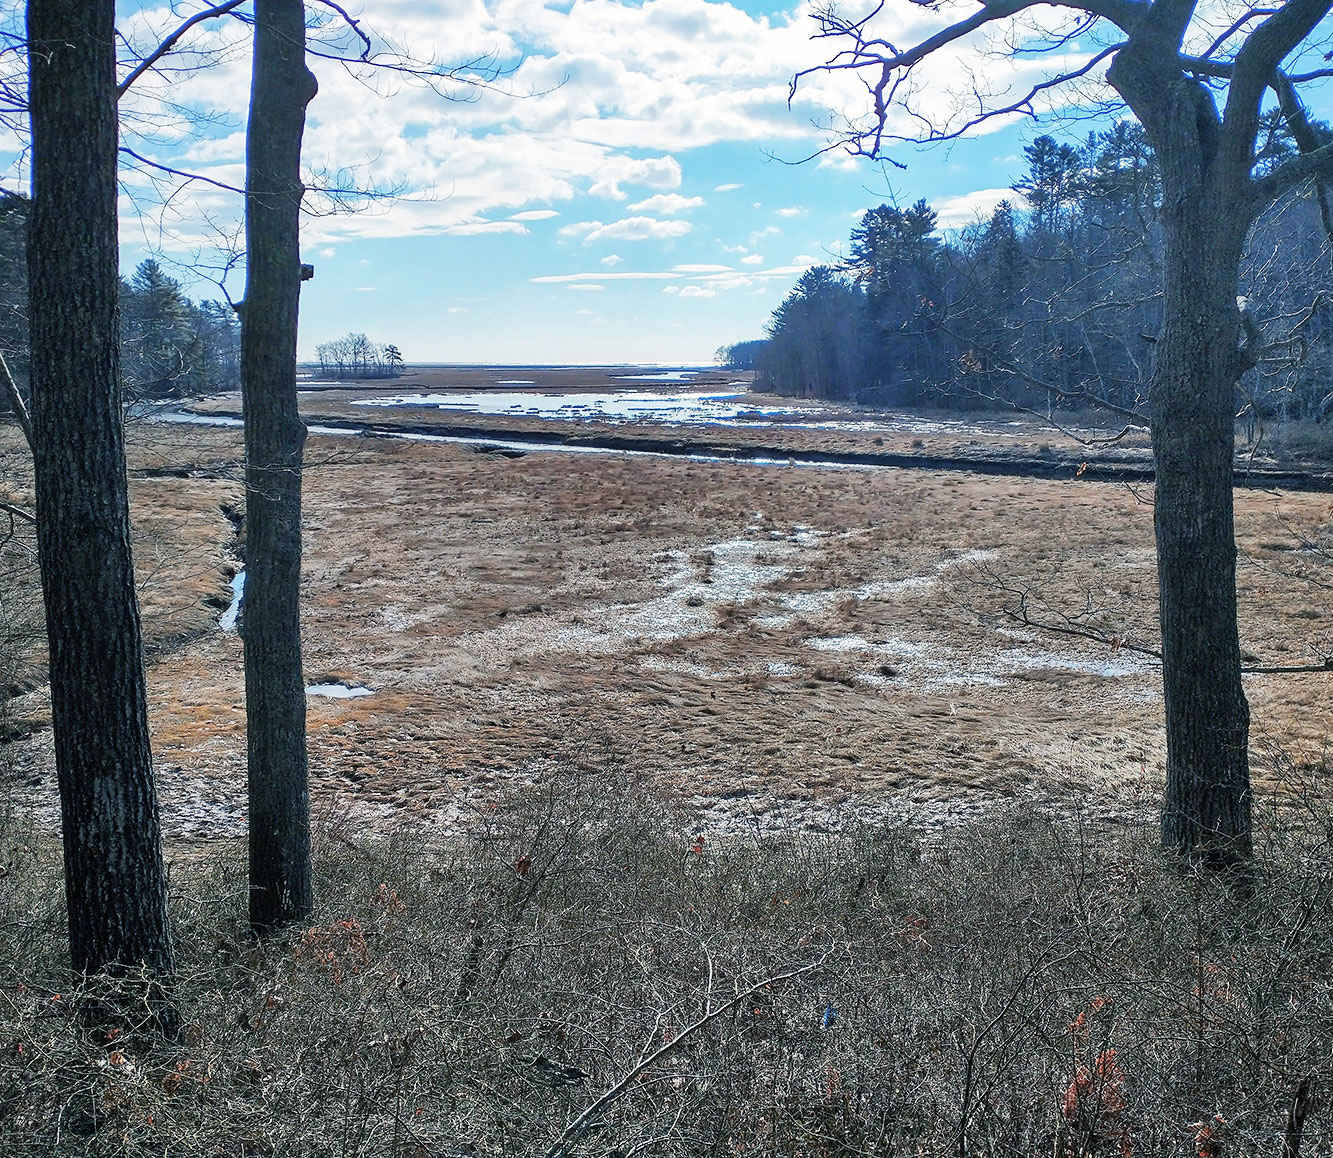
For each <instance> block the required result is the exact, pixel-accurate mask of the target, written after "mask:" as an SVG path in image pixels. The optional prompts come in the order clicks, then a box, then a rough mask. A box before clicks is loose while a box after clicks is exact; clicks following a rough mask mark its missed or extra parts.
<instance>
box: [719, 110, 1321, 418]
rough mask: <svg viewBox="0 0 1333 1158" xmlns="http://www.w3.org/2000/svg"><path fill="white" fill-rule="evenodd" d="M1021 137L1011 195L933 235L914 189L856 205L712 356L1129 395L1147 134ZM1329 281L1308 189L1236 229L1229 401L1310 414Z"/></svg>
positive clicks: (760, 381) (767, 365)
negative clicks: (1253, 349) (842, 247)
mask: <svg viewBox="0 0 1333 1158" xmlns="http://www.w3.org/2000/svg"><path fill="white" fill-rule="evenodd" d="M1320 130H1321V132H1322V133H1323V134H1324V135H1325V137H1326V139H1327V138H1329V137H1330V134H1329V130H1328V129H1327V127H1326V126H1320ZM1265 142H1266V143H1265V148H1264V150H1263V152H1262V153H1261V155H1260V157H1259V158H1258V161H1257V165H1256V169H1257V171H1258V172H1262V171H1263V170H1264V169H1266V168H1267V167H1269V166H1271V165H1272V164H1273V162H1274V161H1275V160H1277V159H1278V158H1280V157H1283V156H1286V155H1287V154H1289V153H1290V152H1291V151H1293V147H1292V145H1291V142H1290V141H1289V140H1287V139H1285V138H1284V137H1283V135H1282V130H1281V128H1280V126H1279V124H1278V122H1277V121H1276V120H1275V119H1274V120H1272V121H1271V122H1270V125H1269V127H1268V131H1267V134H1266V138H1265ZM1023 152H1024V156H1025V159H1026V161H1027V171H1026V172H1025V173H1024V174H1023V175H1022V177H1021V178H1020V179H1019V180H1018V181H1016V182H1015V183H1014V184H1013V186H1012V188H1013V190H1014V192H1015V193H1016V194H1017V195H1018V198H1020V199H1021V201H1019V202H1018V204H1015V203H1011V202H1009V201H1004V202H1001V203H1000V204H999V205H998V206H997V207H996V208H995V210H994V212H993V213H992V214H991V216H990V219H989V220H986V221H980V222H978V223H977V224H975V225H973V226H971V227H969V228H966V229H962V230H959V231H956V232H954V233H952V234H951V235H949V236H948V237H944V236H941V234H940V232H939V230H938V228H937V222H936V215H935V212H934V210H933V209H931V207H930V206H929V205H928V204H927V203H926V202H925V201H924V200H922V201H918V202H916V204H914V205H911V206H909V207H907V208H905V209H900V208H896V207H893V206H889V205H881V206H880V207H879V208H877V209H872V210H870V211H869V212H868V213H866V214H865V215H864V216H863V217H862V218H861V221H860V224H858V225H857V226H856V227H855V228H854V229H853V230H852V234H851V239H850V246H849V250H848V256H847V258H846V260H845V261H841V262H838V263H836V264H829V265H821V266H816V267H814V268H813V269H810V270H807V271H806V272H805V273H804V274H803V275H802V276H801V278H800V280H799V281H798V282H797V284H796V287H795V288H794V289H793V290H792V291H791V293H790V294H789V295H788V296H787V298H786V300H785V301H784V302H783V303H782V305H781V306H779V307H778V309H777V310H776V311H774V313H773V316H772V318H771V319H770V320H769V322H768V325H767V327H766V331H767V336H766V337H765V338H763V339H761V340H757V341H752V342H740V343H738V344H737V345H734V346H730V347H724V348H723V349H722V350H721V351H719V357H720V359H721V360H722V361H723V363H724V364H726V365H728V366H730V367H732V368H735V369H753V370H754V371H755V372H756V387H757V388H759V389H764V390H769V391H774V392H776V393H780V394H788V395H795V396H798V397H818V398H828V399H834V400H839V401H846V402H854V403H859V404H865V405H882V406H892V407H904V408H921V407H927V408H943V409H972V408H981V409H988V408H993V407H996V406H1003V405H1008V404H1017V405H1020V406H1023V407H1027V408H1030V409H1039V410H1042V411H1047V410H1050V409H1054V408H1070V409H1076V408H1083V407H1085V406H1088V405H1090V404H1093V403H1094V402H1096V401H1098V400H1100V401H1105V402H1107V403H1110V404H1111V405H1112V406H1114V407H1118V408H1121V409H1123V410H1133V411H1136V410H1140V409H1141V408H1142V407H1143V405H1144V403H1145V397H1144V395H1145V393H1146V391H1147V388H1148V382H1149V380H1150V371H1151V361H1152V356H1153V346H1154V343H1155V341H1156V335H1157V332H1158V329H1159V327H1160V325H1161V262H1160V258H1161V231H1160V229H1159V225H1158V221H1159V215H1160V213H1161V185H1160V180H1159V175H1158V166H1157V160H1156V158H1155V156H1154V154H1153V150H1152V148H1151V146H1150V145H1149V143H1148V140H1147V138H1146V136H1145V134H1144V132H1143V130H1142V129H1141V128H1140V127H1139V126H1138V125H1137V124H1136V123H1134V122H1131V121H1122V122H1120V123H1118V124H1116V125H1115V126H1114V127H1112V128H1110V129H1108V130H1106V131H1103V132H1097V133H1093V134H1091V135H1090V136H1089V137H1088V138H1087V139H1086V141H1084V142H1083V144H1082V145H1081V146H1077V147H1076V146H1073V145H1070V144H1067V143H1061V142H1059V141H1056V140H1055V139H1054V138H1052V137H1049V136H1043V137H1038V138H1037V139H1036V140H1035V141H1034V142H1033V143H1032V144H1031V145H1030V146H1028V147H1027V148H1026V149H1024V150H1023ZM1020 205H1021V208H1020V207H1019V206H1020ZM1331 281H1333V278H1331V276H1330V262H1329V249H1328V240H1327V235H1326V234H1325V233H1324V231H1323V229H1322V227H1321V224H1320V218H1319V202H1318V199H1317V197H1316V195H1315V191H1314V190H1313V189H1312V188H1311V189H1304V190H1300V191H1297V192H1296V193H1294V194H1293V195H1291V196H1290V197H1288V198H1286V199H1284V200H1283V201H1281V202H1279V203H1278V204H1277V205H1275V206H1274V207H1273V209H1272V210H1270V211H1269V212H1268V213H1267V214H1265V216H1264V217H1263V218H1262V219H1261V220H1260V222H1259V223H1258V224H1257V225H1256V227H1255V229H1254V231H1253V233H1252V235H1251V238H1250V244H1249V249H1248V257H1247V261H1246V266H1245V271H1244V280H1243V287H1244V288H1243V292H1244V294H1245V295H1246V296H1245V298H1244V299H1242V303H1243V309H1242V326H1239V327H1238V333H1237V341H1238V342H1240V341H1242V340H1251V339H1253V338H1254V336H1256V335H1261V340H1262V341H1263V342H1264V343H1265V345H1264V356H1263V358H1262V361H1261V364H1260V366H1259V368H1258V369H1257V370H1255V371H1253V372H1252V373H1250V374H1249V375H1247V376H1246V381H1245V387H1246V392H1245V396H1244V397H1242V398H1239V399H1238V400H1237V408H1238V412H1239V413H1247V412H1248V413H1250V414H1260V415H1268V416H1272V415H1281V416H1284V417H1296V418H1308V417H1315V418H1319V417H1322V416H1323V414H1324V412H1325V411H1326V410H1328V409H1329V408H1330V405H1331V403H1333V396H1331V395H1330V382H1331V381H1333V351H1330V348H1329V343H1328V341H1327V338H1328V337H1329V335H1330V332H1331V331H1333V294H1330V289H1333V285H1331V284H1330V282H1331Z"/></svg>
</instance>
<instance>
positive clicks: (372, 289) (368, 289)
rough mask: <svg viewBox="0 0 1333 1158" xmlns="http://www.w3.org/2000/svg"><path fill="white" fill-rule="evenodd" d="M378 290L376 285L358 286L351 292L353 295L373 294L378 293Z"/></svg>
mask: <svg viewBox="0 0 1333 1158" xmlns="http://www.w3.org/2000/svg"><path fill="white" fill-rule="evenodd" d="M379 288H380V287H379V286H377V285H359V286H357V287H356V288H355V289H354V290H353V291H352V292H353V293H354V294H373V293H378V292H379Z"/></svg>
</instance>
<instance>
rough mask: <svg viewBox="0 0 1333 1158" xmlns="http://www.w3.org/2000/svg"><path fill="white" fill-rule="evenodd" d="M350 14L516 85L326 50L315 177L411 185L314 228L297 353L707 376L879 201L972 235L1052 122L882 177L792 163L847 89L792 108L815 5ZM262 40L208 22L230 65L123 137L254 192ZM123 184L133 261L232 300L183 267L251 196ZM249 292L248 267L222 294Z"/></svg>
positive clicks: (815, 89)
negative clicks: (621, 365)
mask: <svg viewBox="0 0 1333 1158" xmlns="http://www.w3.org/2000/svg"><path fill="white" fill-rule="evenodd" d="M202 6H203V5H202V4H201V3H195V2H194V0H187V2H184V3H178V4H177V5H176V8H175V12H174V14H173V12H172V10H171V9H169V8H167V7H165V6H161V5H157V6H154V5H141V4H135V3H125V4H122V5H121V26H122V31H123V32H124V33H125V34H126V35H127V36H128V37H129V38H130V39H131V41H132V42H135V43H138V44H142V45H148V44H152V43H154V42H155V40H156V38H157V37H159V36H160V35H161V34H162V33H163V32H164V31H165V30H168V29H170V28H171V27H172V26H173V24H174V23H177V22H179V20H180V19H181V17H182V16H184V15H188V14H189V13H190V12H191V11H194V10H197V8H199V7H202ZM312 10H313V6H312ZM358 11H359V12H360V14H361V16H362V18H363V20H364V23H365V26H366V27H367V28H373V29H374V30H375V32H376V34H377V35H378V36H382V37H384V38H385V39H386V40H387V41H388V42H390V43H392V44H396V45H399V46H403V47H406V48H409V49H410V50H411V51H412V52H413V53H414V54H415V55H417V56H431V55H433V54H438V56H439V59H441V60H443V61H445V62H448V63H456V62H459V61H462V60H465V59H467V58H469V57H473V56H482V55H487V54H494V57H495V58H496V59H497V60H499V61H501V62H502V63H503V64H504V65H506V66H507V68H508V69H509V72H508V75H506V76H505V77H503V78H501V79H500V80H499V81H498V82H497V83H496V84H495V85H494V86H492V87H491V88H490V89H487V90H482V91H479V92H478V91H473V92H469V91H467V90H463V89H455V90H454V91H453V92H452V93H451V94H450V95H455V96H467V97H469V98H470V99H468V100H465V101H458V100H449V99H444V98H442V97H441V96H440V95H439V94H437V93H436V92H433V91H431V90H430V89H428V88H425V87H423V86H420V85H415V84H412V83H411V82H406V81H400V80H396V79H394V78H392V77H386V76H383V75H380V76H365V75H363V76H356V75H353V74H350V73H349V72H348V71H347V70H346V69H344V68H342V67H340V66H339V65H336V64H333V63H331V62H327V61H312V66H313V67H314V68H315V70H316V72H317V74H318V76H319V80H320V86H321V91H320V95H319V96H318V97H317V98H316V99H315V101H314V102H313V103H312V104H311V106H310V109H309V125H308V131H307V139H306V150H305V155H306V160H307V163H308V164H309V165H310V166H311V167H312V168H315V169H325V170H337V169H339V168H340V167H343V166H356V167H357V179H358V180H360V181H371V182H373V183H375V184H378V185H380V186H388V187H395V188H397V189H399V190H401V191H402V195H401V196H400V197H398V198H396V199H392V200H388V201H384V202H382V203H379V204H375V205H373V206H371V207H369V208H368V209H367V210H366V211H364V212H361V213H356V214H350V215H334V216H314V217H310V218H308V219H307V221H306V223H305V226H304V235H303V236H304V241H303V249H304V257H305V259H306V260H307V261H311V262H313V263H314V265H315V266H316V276H315V279H314V280H313V281H312V282H309V283H307V284H306V286H305V288H304V291H303V298H302V325H301V343H300V348H301V354H302V356H303V357H309V356H311V355H312V354H313V352H314V348H315V346H316V345H317V344H318V343H319V342H321V341H326V340H329V339H331V338H335V337H339V336H341V335H342V334H345V333H347V332H349V331H356V332H364V333H366V334H368V335H369V336H370V337H372V338H374V339H376V340H379V341H382V342H392V343H394V344H395V345H397V346H398V347H399V348H400V349H401V350H402V351H403V353H404V355H405V357H406V358H407V359H408V360H409V361H466V362H553V363H562V362H601V361H615V362H625V361H644V362H668V363H694V362H701V361H704V362H706V361H708V360H710V359H711V358H712V355H713V352H714V350H715V349H716V348H717V347H718V346H719V345H722V344H724V343H730V342H733V341H739V340H743V339H746V338H751V337H758V336H760V334H761V333H762V329H763V326H764V323H765V321H766V319H767V318H768V316H769V314H770V312H771V311H772V310H773V308H774V307H775V306H776V305H777V304H778V303H779V302H780V301H781V300H782V298H783V297H784V296H785V295H786V293H787V292H788V291H789V290H790V289H791V287H792V285H793V284H794V282H795V280H796V278H797V277H798V276H799V275H800V273H801V271H802V270H803V269H804V268H806V267H808V266H809V265H811V264H815V263H818V262H821V261H827V260H830V258H831V257H832V256H834V255H836V254H837V253H838V252H839V251H840V250H841V249H842V248H843V247H844V246H845V244H846V239H847V236H848V233H849V231H850V229H851V227H852V225H853V224H854V223H855V221H856V219H857V218H858V217H859V215H860V213H862V212H863V211H864V210H865V209H867V208H869V207H871V206H874V205H878V204H880V203H881V202H883V201H885V200H891V199H894V198H897V199H898V200H901V201H903V202H910V201H911V200H914V199H915V198H916V197H919V196H925V197H928V198H929V199H930V200H931V201H932V203H933V204H935V205H936V206H937V207H938V208H939V209H940V210H941V214H942V218H943V219H944V220H945V221H946V222H949V223H961V222H963V221H966V220H970V219H971V218H972V216H973V215H974V212H975V208H974V206H977V205H979V206H980V207H981V208H983V209H988V208H989V206H990V205H991V204H993V202H994V200H995V199H996V197H997V196H998V194H996V193H994V192H991V191H993V190H994V189H996V188H997V187H998V188H1000V189H1001V190H1003V189H1004V187H1005V186H1007V185H1008V183H1009V182H1010V181H1011V180H1012V179H1013V178H1014V175H1015V174H1016V173H1017V171H1018V168H1019V167H1020V166H1019V162H1018V161H1017V159H1016V158H1017V157H1018V154H1019V153H1020V151H1021V146H1022V143H1023V141H1024V140H1027V139H1030V137H1031V136H1032V135H1034V133H1035V132H1037V131H1040V130H1039V129H1033V128H1032V127H1031V126H1028V127H1027V128H1026V129H1024V128H1023V127H1021V126H1013V127H1010V128H1008V129H1005V130H1003V131H1001V132H998V133H994V134H990V135H987V136H983V137H980V138H977V139H975V140H972V141H968V142H965V143H961V144H958V145H956V146H954V147H953V149H952V150H951V151H948V152H945V151H942V150H936V151H932V152H928V153H925V154H922V155H920V156H913V155H906V154H900V155H899V157H900V159H901V160H904V161H906V162H907V163H908V165H909V168H908V169H907V171H906V172H899V171H896V170H895V171H892V172H891V173H890V174H889V175H888V176H887V177H886V174H885V172H884V171H882V170H881V169H880V168H878V167H877V166H874V165H871V164H869V163H867V162H864V161H861V162H853V161H851V160H850V159H848V158H845V157H841V156H838V155H831V156H826V157H824V158H822V159H818V160H814V161H810V162H808V163H806V164H790V163H788V162H794V161H797V160H799V159H800V158H802V157H805V156H808V155H809V154H811V153H813V152H815V151H817V150H818V149H819V148H820V147H821V146H822V145H823V144H825V142H826V137H825V135H824V133H823V131H822V130H821V129H819V128H817V127H816V125H815V124H814V123H812V122H818V121H825V120H827V116H828V110H829V108H830V107H831V106H837V105H843V106H849V105H852V104H855V103H856V101H857V96H856V93H855V91H854V90H853V88H852V87H851V86H849V85H848V84H847V83H846V80H845V79H844V78H835V81H828V80H824V79H816V80H815V81H812V83H810V84H809V85H808V86H806V87H804V88H802V90H801V91H800V93H798V97H797V100H796V101H795V102H794V103H793V105H792V106H791V107H790V108H789V107H788V104H787V92H788V83H789V81H790V78H791V76H792V74H793V72H795V71H796V70H798V69H800V68H803V67H807V66H809V65H813V64H815V63H818V62H819V61H820V60H821V59H822V52H823V51H824V46H822V45H820V44H819V43H818V42H812V41H811V39H810V33H811V32H812V31H813V30H814V24H813V22H812V21H811V20H810V18H809V15H808V12H807V10H806V9H805V8H801V7H798V8H786V7H782V6H775V5H772V4H769V3H764V2H763V0H734V2H732V3H725V2H721V0H635V2H622V0H392V2H390V0H364V3H363V4H362V5H361V7H360V8H359V9H358ZM904 31H905V32H906V31H908V29H906V28H904ZM247 35H248V33H247V30H246V29H245V27H244V26H243V25H241V24H239V23H238V22H236V21H226V20H223V21H214V22H210V23H209V24H207V25H201V26H199V28H197V29H196V30H195V31H194V32H192V33H191V36H190V39H189V42H188V46H189V47H190V48H191V49H198V50H200V51H201V52H202V51H208V52H211V53H214V54H215V55H216V56H217V57H219V58H220V59H218V60H214V61H213V62H212V63H211V64H210V66H209V67H208V68H207V69H204V70H201V71H199V72H198V73H196V74H194V75H186V74H184V73H183V72H182V73H176V74H173V75H171V76H169V77H166V78H154V77H145V78H144V79H143V80H142V81H141V82H139V83H138V84H136V86H135V88H134V90H132V92H131V95H130V97H128V98H127V99H126V100H125V101H124V102H123V103H122V108H123V110H124V112H125V126H126V134H127V137H126V139H127V140H131V142H132V138H133V135H134V134H136V133H137V132H138V131H139V129H140V128H141V127H142V128H143V129H144V130H145V139H144V141H143V143H142V144H141V145H137V146H136V147H139V148H141V149H142V150H143V151H145V152H151V154H152V155H153V156H155V157H158V158H161V159H163V160H166V161H168V162H169V163H171V164H173V165H176V166H178V167H180V168H186V169H190V170H192V171H197V172H202V173H205V174H206V175H208V176H210V177H212V178H214V179H216V180H219V181H221V182H224V183H232V184H240V183H241V181H242V180H243V176H242V175H243V146H244V117H245V100H246V97H247V94H248V67H249V62H248V58H247V54H246V48H247V39H246V38H247ZM178 62H179V64H181V65H182V66H185V65H189V64H192V63H194V61H193V59H192V58H191V56H190V54H189V53H186V54H185V55H183V56H180V57H178ZM203 115H206V116H207V117H208V123H206V124H202V123H200V120H199V118H200V117H201V116H203ZM124 180H125V185H126V196H125V197H124V198H123V202H122V206H123V211H122V239H123V243H124V257H123V261H124V266H125V268H126V269H127V270H129V269H132V268H133V266H134V265H135V264H137V262H138V261H139V260H141V259H142V258H143V257H144V256H148V255H150V254H152V255H154V256H158V257H159V258H160V259H162V260H164V262H165V263H166V264H167V265H168V266H169V268H171V269H172V270H173V272H174V273H176V274H177V275H178V276H180V277H182V279H183V280H185V281H186V282H187V285H188V287H189V289H190V292H191V293H192V294H193V295H194V296H197V297H198V296H219V291H218V290H217V288H216V287H213V286H210V285H209V284H208V283H207V282H201V281H199V280H198V279H197V278H195V277H193V276H192V275H191V274H189V272H188V269H189V267H190V266H192V265H196V264H199V263H202V264H204V265H217V264H218V263H219V261H220V258H219V256H218V244H219V240H220V239H222V238H225V237H226V236H227V235H229V234H230V233H232V232H234V230H235V222H236V220H237V218H238V209H239V205H238V203H237V199H236V198H235V197H234V196H232V195H230V194H227V193H226V192H224V191H222V190H218V189H214V188H210V187H206V186H200V185H195V186H192V187H190V188H187V189H186V190H184V191H183V192H182V193H180V194H177V195H175V196H174V197H172V199H171V201H170V204H169V206H168V207H167V208H166V209H165V210H164V209H162V208H161V206H160V204H159V202H158V198H157V197H156V196H155V195H154V191H153V190H152V189H150V188H149V187H148V186H147V182H146V180H145V179H144V178H143V177H142V176H141V175H139V174H136V173H133V172H128V173H126V174H125V175H124ZM243 288H244V282H243V271H241V270H240V269H237V270H235V271H233V272H232V274H231V275H230V276H229V277H228V279H227V290H228V291H229V292H230V293H231V295H232V296H233V297H237V298H239V297H240V296H241V294H242V292H243Z"/></svg>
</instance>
